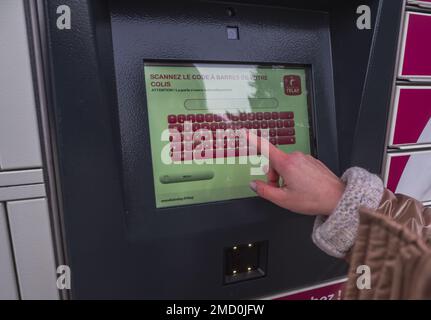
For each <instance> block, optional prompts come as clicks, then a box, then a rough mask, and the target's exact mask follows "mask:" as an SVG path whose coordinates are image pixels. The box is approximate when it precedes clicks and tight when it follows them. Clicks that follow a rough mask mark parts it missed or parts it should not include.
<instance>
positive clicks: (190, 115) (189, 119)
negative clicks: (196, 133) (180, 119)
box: [186, 114, 196, 122]
mask: <svg viewBox="0 0 431 320" xmlns="http://www.w3.org/2000/svg"><path fill="white" fill-rule="evenodd" d="M186 120H187V121H188V122H195V121H196V118H195V115H194V114H188V115H186Z"/></svg>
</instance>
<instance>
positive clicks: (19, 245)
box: [7, 199, 59, 299]
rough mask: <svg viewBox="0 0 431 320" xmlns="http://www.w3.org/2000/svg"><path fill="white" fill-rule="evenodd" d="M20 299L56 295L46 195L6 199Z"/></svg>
mask: <svg viewBox="0 0 431 320" xmlns="http://www.w3.org/2000/svg"><path fill="white" fill-rule="evenodd" d="M7 213H8V217H9V224H10V232H11V238H12V246H13V251H14V254H15V263H16V270H17V275H18V283H19V289H20V292H21V298H22V299H59V294H58V290H57V286H56V280H57V279H56V264H55V257H54V248H53V240H52V235H51V226H50V219H49V212H48V205H47V201H46V199H34V200H23V201H15V202H8V203H7Z"/></svg>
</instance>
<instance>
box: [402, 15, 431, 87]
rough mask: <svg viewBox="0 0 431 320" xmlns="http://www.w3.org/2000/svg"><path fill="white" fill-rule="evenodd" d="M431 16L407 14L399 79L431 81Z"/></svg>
mask: <svg viewBox="0 0 431 320" xmlns="http://www.w3.org/2000/svg"><path fill="white" fill-rule="evenodd" d="M430 38H431V14H429V13H419V12H407V14H406V21H405V27H404V34H403V40H402V47H401V57H400V67H399V77H400V78H406V79H424V80H431V41H430Z"/></svg>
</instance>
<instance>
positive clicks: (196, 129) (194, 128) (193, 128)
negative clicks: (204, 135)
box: [192, 123, 201, 131]
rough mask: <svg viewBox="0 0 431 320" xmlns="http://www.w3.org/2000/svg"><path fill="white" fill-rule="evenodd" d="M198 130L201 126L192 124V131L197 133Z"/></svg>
mask: <svg viewBox="0 0 431 320" xmlns="http://www.w3.org/2000/svg"><path fill="white" fill-rule="evenodd" d="M200 128H201V125H200V124H199V123H193V124H192V130H193V131H198V130H200Z"/></svg>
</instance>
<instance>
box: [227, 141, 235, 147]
mask: <svg viewBox="0 0 431 320" xmlns="http://www.w3.org/2000/svg"><path fill="white" fill-rule="evenodd" d="M227 147H228V148H231V149H235V147H236V141H235V139H229V141H228V143H227Z"/></svg>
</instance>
